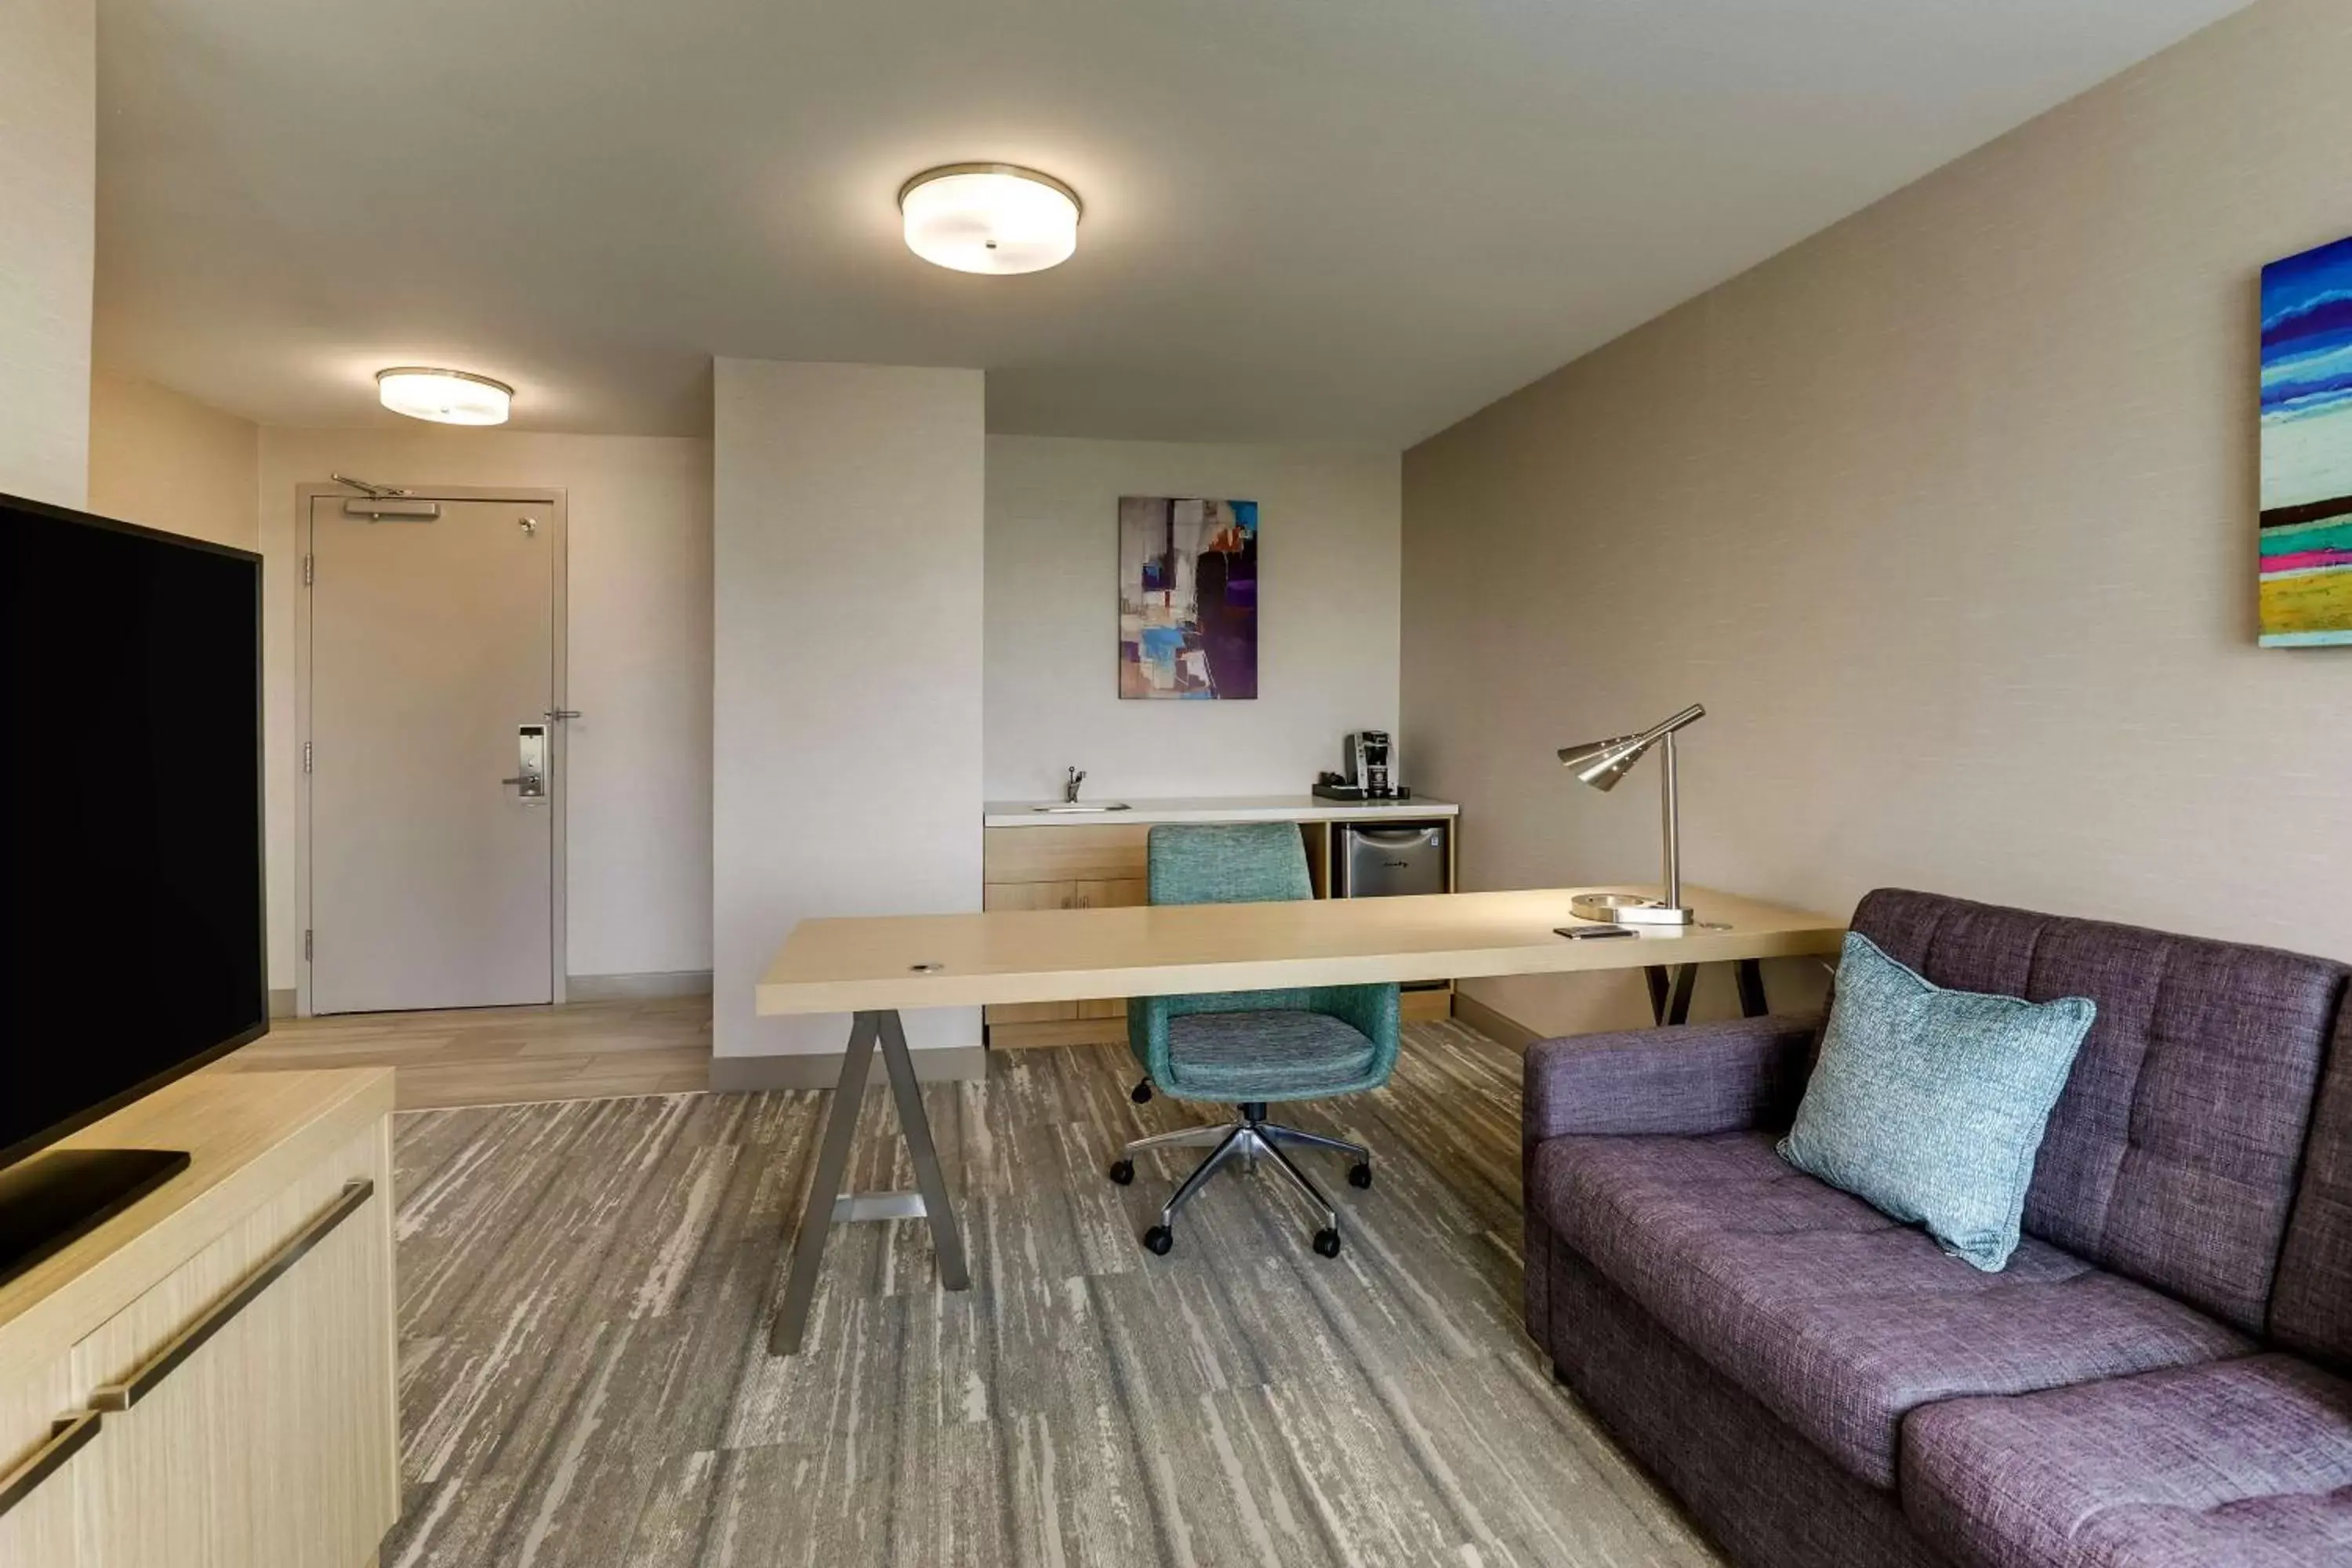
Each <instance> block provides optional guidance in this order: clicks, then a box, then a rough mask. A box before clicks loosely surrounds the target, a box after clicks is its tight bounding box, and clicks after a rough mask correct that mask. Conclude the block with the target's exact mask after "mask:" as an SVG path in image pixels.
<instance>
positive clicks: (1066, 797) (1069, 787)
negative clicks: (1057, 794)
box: [1062, 768, 1087, 805]
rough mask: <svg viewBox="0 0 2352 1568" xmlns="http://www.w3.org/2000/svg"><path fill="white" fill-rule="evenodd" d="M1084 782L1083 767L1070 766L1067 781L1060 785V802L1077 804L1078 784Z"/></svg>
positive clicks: (1085, 778) (1084, 771) (1085, 777)
mask: <svg viewBox="0 0 2352 1568" xmlns="http://www.w3.org/2000/svg"><path fill="white" fill-rule="evenodd" d="M1086 782H1087V774H1086V770H1085V769H1083V768H1072V769H1071V770H1070V776H1069V779H1068V781H1067V782H1066V783H1065V784H1063V785H1062V804H1063V805H1077V804H1078V786H1079V785H1080V784H1084V783H1086Z"/></svg>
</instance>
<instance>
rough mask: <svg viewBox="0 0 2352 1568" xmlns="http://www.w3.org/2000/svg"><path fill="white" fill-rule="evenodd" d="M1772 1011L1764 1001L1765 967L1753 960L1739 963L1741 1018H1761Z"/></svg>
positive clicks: (1746, 959) (1744, 960) (1744, 959)
mask: <svg viewBox="0 0 2352 1568" xmlns="http://www.w3.org/2000/svg"><path fill="white" fill-rule="evenodd" d="M1771 1010H1772V1008H1771V1005H1770V1004H1769V1003H1768V1002H1766V1001H1765V999H1764V965H1763V964H1762V963H1759V962H1758V961H1757V960H1755V959H1752V958H1743V959H1741V960H1740V961H1739V1016H1741V1017H1743V1018H1760V1017H1762V1016H1764V1015H1765V1014H1767V1013H1769V1012H1770V1011H1771Z"/></svg>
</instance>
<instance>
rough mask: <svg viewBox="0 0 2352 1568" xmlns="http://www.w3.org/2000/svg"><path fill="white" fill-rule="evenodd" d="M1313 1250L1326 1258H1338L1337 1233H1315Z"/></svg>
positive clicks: (1333, 1231)
mask: <svg viewBox="0 0 2352 1568" xmlns="http://www.w3.org/2000/svg"><path fill="white" fill-rule="evenodd" d="M1315 1250H1316V1251H1318V1252H1319V1253H1321V1254H1322V1255H1323V1256H1324V1257H1326V1258H1337V1257H1339V1232H1338V1231H1336V1230H1318V1231H1317V1232H1316V1233H1315Z"/></svg>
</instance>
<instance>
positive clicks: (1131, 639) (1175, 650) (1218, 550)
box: [1118, 496, 1257, 702]
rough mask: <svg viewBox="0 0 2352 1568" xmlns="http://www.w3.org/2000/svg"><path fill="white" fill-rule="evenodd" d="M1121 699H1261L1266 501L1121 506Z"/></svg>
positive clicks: (1126, 500)
mask: <svg viewBox="0 0 2352 1568" xmlns="http://www.w3.org/2000/svg"><path fill="white" fill-rule="evenodd" d="M1118 694H1119V696H1120V697H1121V698H1124V699H1135V700H1147V701H1148V700H1155V699H1176V700H1195V701H1200V700H1207V701H1223V702H1232V701H1236V700H1241V701H1246V700H1249V699H1251V698H1255V696H1256V695H1257V502H1255V501H1254V500H1197V499H1193V498H1190V497H1182V496H1121V497H1119V498H1118Z"/></svg>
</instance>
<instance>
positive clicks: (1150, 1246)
mask: <svg viewBox="0 0 2352 1568" xmlns="http://www.w3.org/2000/svg"><path fill="white" fill-rule="evenodd" d="M1175 1245H1176V1233H1175V1232H1174V1231H1172V1230H1171V1229H1169V1228H1168V1227H1167V1226H1164V1225H1155V1226H1152V1227H1151V1228H1150V1230H1147V1231H1145V1232H1144V1233H1143V1249H1144V1250H1145V1251H1146V1252H1150V1253H1156V1254H1157V1255H1159V1256H1160V1257H1161V1258H1165V1257H1167V1256H1168V1249H1169V1248H1170V1247H1173V1246H1175Z"/></svg>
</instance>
